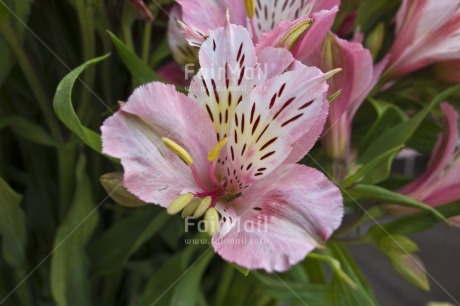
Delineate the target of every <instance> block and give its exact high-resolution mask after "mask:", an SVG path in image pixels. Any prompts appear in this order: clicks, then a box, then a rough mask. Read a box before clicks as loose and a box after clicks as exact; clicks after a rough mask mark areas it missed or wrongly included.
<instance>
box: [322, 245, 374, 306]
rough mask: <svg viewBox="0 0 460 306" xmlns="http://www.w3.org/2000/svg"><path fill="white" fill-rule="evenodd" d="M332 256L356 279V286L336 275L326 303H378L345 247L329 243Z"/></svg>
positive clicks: (349, 305)
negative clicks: (351, 286) (353, 286)
mask: <svg viewBox="0 0 460 306" xmlns="http://www.w3.org/2000/svg"><path fill="white" fill-rule="evenodd" d="M328 246H329V249H330V250H331V256H333V257H334V258H336V259H337V260H338V261H339V262H340V264H341V267H342V269H343V271H344V272H345V273H346V274H347V275H348V276H349V277H350V278H351V279H352V280H353V281H354V283H355V284H356V285H357V287H356V288H350V286H349V285H348V284H347V283H345V282H344V281H343V280H341V278H340V277H338V276H336V275H335V276H334V277H333V278H332V281H331V283H330V285H329V287H328V289H327V295H326V304H325V305H331V306H355V305H370V306H372V305H377V304H376V302H375V300H374V298H373V296H372V293H371V292H370V289H369V287H368V286H367V283H366V281H365V280H364V276H363V275H362V273H361V271H359V269H358V267H357V265H356V264H355V263H354V261H353V260H352V258H351V257H350V255H349V254H348V253H347V251H346V250H345V248H343V247H341V246H339V245H337V244H329V245H328Z"/></svg>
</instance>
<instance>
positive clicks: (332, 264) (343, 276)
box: [308, 253, 358, 289]
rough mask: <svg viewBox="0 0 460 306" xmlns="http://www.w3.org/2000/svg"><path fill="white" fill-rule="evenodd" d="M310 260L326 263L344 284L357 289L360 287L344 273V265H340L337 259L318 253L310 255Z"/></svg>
mask: <svg viewBox="0 0 460 306" xmlns="http://www.w3.org/2000/svg"><path fill="white" fill-rule="evenodd" d="M308 258H311V259H316V260H320V261H324V262H326V263H327V264H328V265H329V266H330V267H331V268H332V270H333V271H334V273H335V275H336V276H337V277H338V278H340V279H341V280H342V281H343V282H344V283H346V284H347V285H348V286H350V288H352V289H356V288H357V287H358V285H357V284H356V283H355V282H354V281H353V280H352V279H351V278H350V277H349V276H348V275H347V273H345V271H343V269H342V265H341V264H340V261H338V260H337V259H335V258H333V257H331V256H328V255H324V254H317V253H310V254H309V255H308Z"/></svg>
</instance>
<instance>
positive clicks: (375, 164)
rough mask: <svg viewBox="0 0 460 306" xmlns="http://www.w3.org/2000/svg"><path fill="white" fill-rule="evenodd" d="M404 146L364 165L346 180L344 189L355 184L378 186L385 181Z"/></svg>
mask: <svg viewBox="0 0 460 306" xmlns="http://www.w3.org/2000/svg"><path fill="white" fill-rule="evenodd" d="M402 148H403V146H402V145H401V146H397V147H395V148H393V149H391V150H388V151H387V152H384V153H383V154H381V155H379V156H377V157H376V158H375V159H373V160H372V161H370V162H368V163H366V164H364V165H362V166H361V167H360V168H359V169H358V170H356V172H354V173H353V174H351V175H349V176H348V177H346V178H345V180H344V181H343V183H342V186H343V187H345V188H346V187H348V186H350V185H352V184H354V183H364V184H377V183H379V182H381V181H383V180H385V179H386V178H387V177H388V176H389V175H390V172H391V162H392V160H393V158H394V157H395V156H396V154H398V152H399V151H400V150H401V149H402Z"/></svg>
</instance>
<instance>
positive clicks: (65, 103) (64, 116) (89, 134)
mask: <svg viewBox="0 0 460 306" xmlns="http://www.w3.org/2000/svg"><path fill="white" fill-rule="evenodd" d="M109 55H110V54H107V55H104V56H101V57H97V58H95V59H92V60H89V61H87V62H86V63H84V64H82V65H81V66H79V67H77V68H75V69H74V70H72V71H71V72H70V73H69V74H67V75H66V76H65V77H64V78H63V79H62V80H61V82H60V83H59V85H58V87H57V89H56V94H55V95H54V100H53V105H54V111H55V112H56V115H57V116H58V118H59V119H60V120H61V121H62V122H63V123H64V124H65V125H66V126H67V127H68V128H69V129H70V130H71V131H72V132H73V133H75V135H77V136H78V137H79V138H80V139H81V140H82V141H83V142H84V143H85V144H87V145H88V146H89V147H91V148H92V149H94V150H95V151H97V152H101V137H100V135H99V134H98V133H96V132H94V131H92V130H90V129H88V128H87V127H85V126H83V125H82V123H81V121H80V119H79V118H78V116H77V114H76V113H75V110H74V108H73V104H72V89H73V86H74V85H75V81H76V80H77V79H78V78H79V76H80V74H81V73H82V72H83V71H84V70H85V69H86V68H87V67H88V66H91V65H93V64H96V63H98V62H100V61H103V60H105V59H106V58H107V57H109Z"/></svg>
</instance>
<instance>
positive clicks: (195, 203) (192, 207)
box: [180, 199, 201, 218]
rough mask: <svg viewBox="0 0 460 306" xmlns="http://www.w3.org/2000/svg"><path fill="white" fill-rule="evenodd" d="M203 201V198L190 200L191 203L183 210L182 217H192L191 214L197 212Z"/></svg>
mask: <svg viewBox="0 0 460 306" xmlns="http://www.w3.org/2000/svg"><path fill="white" fill-rule="evenodd" d="M200 203H201V199H195V200H193V201H192V202H190V204H188V205H187V206H185V208H184V210H183V211H182V213H181V215H180V216H181V217H182V218H187V217H190V216H191V215H193V213H194V212H195V210H196V209H197V208H198V206H199V205H200Z"/></svg>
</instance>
